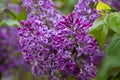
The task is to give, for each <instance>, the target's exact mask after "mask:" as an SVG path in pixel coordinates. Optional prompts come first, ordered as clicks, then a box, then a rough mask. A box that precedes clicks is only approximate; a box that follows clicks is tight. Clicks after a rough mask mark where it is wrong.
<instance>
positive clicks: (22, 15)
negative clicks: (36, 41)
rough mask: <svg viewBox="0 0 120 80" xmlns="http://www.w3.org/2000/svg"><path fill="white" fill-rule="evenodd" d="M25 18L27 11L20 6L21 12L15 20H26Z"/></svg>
mask: <svg viewBox="0 0 120 80" xmlns="http://www.w3.org/2000/svg"><path fill="white" fill-rule="evenodd" d="M26 18H27V13H26V10H25V8H22V10H21V12H20V13H19V14H18V15H17V16H16V20H18V21H21V20H26Z"/></svg>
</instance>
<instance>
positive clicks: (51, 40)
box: [18, 0, 102, 80]
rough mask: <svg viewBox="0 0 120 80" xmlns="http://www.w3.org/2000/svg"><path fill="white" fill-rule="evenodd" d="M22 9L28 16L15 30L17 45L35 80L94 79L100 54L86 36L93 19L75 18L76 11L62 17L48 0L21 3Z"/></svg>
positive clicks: (90, 38) (91, 40)
mask: <svg viewBox="0 0 120 80" xmlns="http://www.w3.org/2000/svg"><path fill="white" fill-rule="evenodd" d="M87 2H89V0H88V1H87ZM87 2H86V1H79V3H86V4H87ZM24 6H25V8H26V10H27V12H28V13H29V14H28V18H27V20H26V21H21V25H20V26H19V28H18V30H19V35H20V44H21V47H22V53H23V58H24V60H25V61H26V62H27V63H29V64H30V65H32V73H33V75H34V76H35V77H36V79H38V78H39V77H40V78H41V79H43V80H46V79H47V80H68V79H69V78H71V77H72V78H75V79H76V80H89V79H90V78H94V77H95V76H96V72H97V66H98V64H99V62H100V60H101V59H102V55H101V54H100V52H99V47H98V44H97V42H96V40H95V39H93V38H92V37H91V36H90V35H89V34H88V30H89V28H90V26H92V22H91V20H93V19H90V18H88V21H86V20H85V18H83V17H81V16H82V15H81V16H78V14H77V13H78V10H76V8H75V10H74V11H73V12H72V13H71V14H69V15H68V16H63V15H62V14H61V13H60V12H59V11H57V10H56V9H55V8H54V4H53V2H52V1H51V0H29V1H28V0H24ZM79 7H80V5H79ZM79 10H80V9H79ZM58 15H59V16H58ZM86 15H87V14H86ZM90 15H92V14H90ZM96 15H98V14H97V13H96ZM86 18H87V17H86Z"/></svg>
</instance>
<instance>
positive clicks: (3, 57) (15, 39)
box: [0, 0, 29, 79]
mask: <svg viewBox="0 0 120 80" xmlns="http://www.w3.org/2000/svg"><path fill="white" fill-rule="evenodd" d="M16 6H17V7H16ZM16 6H13V5H12V3H11V0H8V9H10V10H13V11H15V13H16V14H17V13H18V12H19V13H20V11H17V9H18V10H19V9H21V7H20V6H19V5H16ZM14 8H16V9H15V10H14ZM2 14H4V12H3V13H2ZM5 14H7V13H5ZM8 18H9V15H4V16H2V19H1V20H3V21H4V19H8ZM1 22H2V21H1ZM20 48H21V47H20V44H19V36H18V30H17V27H14V26H4V25H0V79H1V78H2V77H4V76H9V75H8V74H10V76H11V75H12V74H14V75H15V72H16V71H18V70H20V71H21V72H22V71H27V69H28V68H29V67H28V66H27V64H25V63H24V61H23V59H22V55H21V53H20ZM21 67H22V69H21ZM11 73H12V74H11ZM18 75H19V73H18ZM20 75H21V74H20Z"/></svg>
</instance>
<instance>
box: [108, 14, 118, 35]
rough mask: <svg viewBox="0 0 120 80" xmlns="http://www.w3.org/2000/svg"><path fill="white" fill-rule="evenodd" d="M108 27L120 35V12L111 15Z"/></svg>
mask: <svg viewBox="0 0 120 80" xmlns="http://www.w3.org/2000/svg"><path fill="white" fill-rule="evenodd" d="M108 25H109V27H110V29H111V30H113V31H114V32H116V33H120V12H114V13H111V14H109V18H108Z"/></svg>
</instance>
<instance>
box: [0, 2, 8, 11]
mask: <svg viewBox="0 0 120 80" xmlns="http://www.w3.org/2000/svg"><path fill="white" fill-rule="evenodd" d="M6 8H7V0H0V13H1V12H2V11H3V10H4V9H6Z"/></svg>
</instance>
